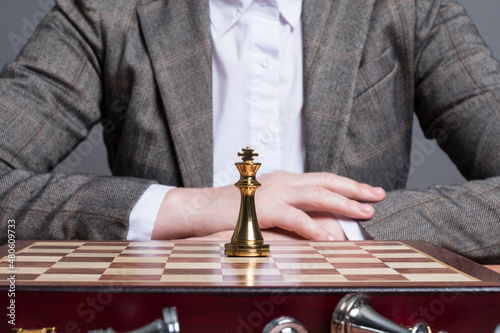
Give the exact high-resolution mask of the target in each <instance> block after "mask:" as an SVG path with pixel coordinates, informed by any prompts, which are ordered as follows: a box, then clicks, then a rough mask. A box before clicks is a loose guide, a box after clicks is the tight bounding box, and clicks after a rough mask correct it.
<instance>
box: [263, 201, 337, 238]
mask: <svg viewBox="0 0 500 333" xmlns="http://www.w3.org/2000/svg"><path fill="white" fill-rule="evenodd" d="M261 213H262V214H259V215H260V216H259V222H260V224H261V225H264V226H265V225H272V226H276V227H278V228H281V229H284V230H288V231H293V232H295V233H297V234H298V235H300V236H302V237H304V238H306V239H311V240H318V241H333V240H338V239H342V235H335V234H334V233H333V232H331V231H330V230H328V229H327V228H325V227H324V226H322V225H321V224H320V223H317V222H316V221H314V219H313V218H311V217H310V216H309V215H308V214H307V213H305V212H304V211H302V210H300V209H296V208H294V207H291V206H288V205H279V206H275V207H274V209H267V210H266V211H264V212H261ZM332 219H333V220H334V221H335V222H336V220H335V219H334V218H333V217H332ZM337 223H338V222H337Z"/></svg>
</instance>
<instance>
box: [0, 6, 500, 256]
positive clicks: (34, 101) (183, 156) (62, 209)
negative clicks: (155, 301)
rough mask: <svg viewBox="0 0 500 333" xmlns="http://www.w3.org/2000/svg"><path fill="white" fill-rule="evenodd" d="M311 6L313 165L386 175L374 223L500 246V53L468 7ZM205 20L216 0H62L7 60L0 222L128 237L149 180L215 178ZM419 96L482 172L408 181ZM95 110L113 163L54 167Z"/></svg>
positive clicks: (468, 168) (385, 229)
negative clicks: (103, 167)
mask: <svg viewBox="0 0 500 333" xmlns="http://www.w3.org/2000/svg"><path fill="white" fill-rule="evenodd" d="M302 20H303V26H304V39H303V41H304V71H305V73H304V78H305V79H304V80H305V82H304V86H305V102H304V110H303V112H304V122H305V137H306V159H307V162H306V164H307V165H306V169H307V171H329V172H334V173H337V174H340V175H343V176H347V177H350V178H353V179H356V180H358V181H361V182H366V183H369V184H372V185H376V186H382V187H384V188H385V189H386V190H387V191H388V192H389V193H388V196H387V199H386V200H385V201H384V202H382V203H379V204H376V205H375V206H376V210H377V213H376V215H375V217H374V218H372V219H371V220H368V221H363V222H361V224H362V226H363V227H364V228H365V229H366V231H367V232H368V233H369V234H370V235H371V236H372V237H373V238H375V239H423V240H427V241H430V242H432V243H435V244H437V245H440V246H442V247H445V248H448V249H451V250H453V251H456V252H458V253H461V254H463V255H465V256H467V257H469V258H472V259H475V260H478V261H481V262H500V178H499V177H498V176H499V175H500V149H499V146H500V131H499V130H498V129H500V66H499V63H498V62H497V61H496V60H495V59H494V58H493V57H492V55H491V52H490V51H489V49H488V48H487V47H486V46H485V44H484V42H483V41H482V40H481V38H480V37H479V36H478V34H477V31H476V29H475V28H474V26H473V24H472V23H471V21H470V19H469V18H468V17H467V16H466V13H465V11H464V9H463V8H462V7H461V6H460V5H457V4H456V2H455V0H332V1H330V0H321V1H319V0H304V5H303V14H302ZM209 24H210V18H209V12H208V0H175V1H166V0H138V1H130V0H106V1H102V0H58V1H56V7H55V8H54V10H53V11H52V12H50V13H49V14H48V15H47V17H46V18H45V20H44V21H43V22H42V23H41V24H40V25H39V27H38V29H37V30H36V32H35V34H34V35H33V37H32V38H31V40H30V41H29V43H28V45H27V46H26V47H25V48H24V49H23V50H22V52H21V53H20V55H19V57H18V58H17V59H16V60H15V61H14V62H12V63H10V64H8V65H7V66H6V67H5V68H4V70H3V72H2V74H1V79H0V228H1V230H7V226H6V225H7V221H8V220H9V219H14V220H15V221H16V237H17V238H18V239H21V238H25V239H123V238H124V237H125V236H126V234H127V229H128V217H129V213H130V210H131V208H132V207H133V206H134V204H135V203H136V201H137V200H138V198H139V197H140V196H141V194H142V193H143V191H144V190H145V189H146V188H147V187H148V186H149V185H150V184H152V183H155V182H157V183H161V184H169V185H175V186H186V187H208V186H210V185H211V179H212V158H213V157H212V101H211V96H212V92H211V46H212V41H211V37H210V27H209ZM414 112H415V113H416V114H417V116H418V118H419V120H420V124H421V126H422V128H423V130H424V132H425V133H426V135H427V136H428V137H429V138H431V137H432V138H435V139H436V140H437V141H438V142H439V144H440V145H441V147H442V148H443V149H444V150H445V151H446V152H447V153H448V154H449V155H450V157H451V158H452V159H453V161H454V162H455V163H456V164H457V166H458V168H459V169H460V170H461V172H462V173H463V174H464V175H465V176H466V177H467V178H468V179H469V180H470V181H469V182H467V183H465V184H463V185H460V186H435V187H432V188H429V189H425V190H405V189H404V187H405V183H406V179H407V175H408V170H409V164H410V163H409V160H410V159H409V156H410V139H411V128H412V116H413V114H414ZM97 122H101V123H102V125H103V127H104V136H105V142H106V146H107V149H108V154H109V165H110V168H111V170H112V172H113V174H114V176H113V177H99V176H95V175H65V174H57V173H53V172H51V171H52V170H53V168H54V167H55V166H56V165H57V164H58V163H59V162H60V161H61V160H62V159H63V158H64V157H65V156H67V155H68V154H69V153H70V152H71V151H72V150H73V149H74V148H75V146H76V145H77V144H78V143H79V142H81V141H82V140H84V139H85V137H86V136H87V135H88V133H89V130H90V129H91V128H92V126H93V125H95V124H96V123H97ZM0 234H1V235H2V236H1V237H2V241H3V242H5V239H6V236H5V235H6V233H4V232H1V233H0Z"/></svg>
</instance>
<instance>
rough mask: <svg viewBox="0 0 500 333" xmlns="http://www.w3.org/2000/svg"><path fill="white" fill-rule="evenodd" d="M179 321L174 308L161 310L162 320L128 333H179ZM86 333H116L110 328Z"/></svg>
mask: <svg viewBox="0 0 500 333" xmlns="http://www.w3.org/2000/svg"><path fill="white" fill-rule="evenodd" d="M179 332H180V329H179V320H178V319H177V309H176V308H175V307H171V308H165V309H163V319H156V320H155V321H153V322H152V323H150V324H148V325H146V326H144V327H141V328H138V329H136V330H134V331H130V332H128V333H179ZM88 333H117V332H116V331H115V330H113V329H112V328H108V329H106V330H92V331H89V332H88Z"/></svg>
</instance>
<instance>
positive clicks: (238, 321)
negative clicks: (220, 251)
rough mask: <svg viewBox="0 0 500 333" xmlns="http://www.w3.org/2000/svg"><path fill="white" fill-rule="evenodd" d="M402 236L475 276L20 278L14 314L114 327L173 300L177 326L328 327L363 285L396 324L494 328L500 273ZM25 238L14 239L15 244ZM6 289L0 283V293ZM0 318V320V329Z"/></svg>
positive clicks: (83, 326)
mask: <svg viewBox="0 0 500 333" xmlns="http://www.w3.org/2000/svg"><path fill="white" fill-rule="evenodd" d="M403 243H404V244H406V245H408V246H410V247H411V248H413V249H415V251H417V252H422V253H425V254H426V255H429V256H431V257H432V258H434V259H435V260H436V261H437V262H439V263H442V264H443V265H446V266H449V267H450V268H452V269H454V270H458V271H460V272H464V274H466V275H467V276H470V277H471V278H473V279H474V281H472V282H471V281H467V282H447V283H442V282H441V283H436V282H423V283H401V282H399V283H392V284H391V283H386V282H384V283H367V282H362V281H358V282H356V283H354V284H353V283H352V282H349V283H334V284H329V283H324V284H321V283H320V284H315V285H309V286H300V285H298V284H293V283H292V284H289V285H285V286H284V285H280V284H272V283H271V284H268V285H266V286H251V285H243V284H239V285H237V284H236V285H235V284H227V285H224V284H219V285H213V286H206V285H205V286H203V285H196V284H193V283H180V284H177V285H175V284H169V285H161V284H154V283H152V284H148V285H144V284H143V283H136V284H134V283H127V284H124V283H115V284H106V283H104V284H100V285H96V284H85V283H75V284H66V285H54V283H52V284H50V283H48V284H45V285H44V284H38V285H34V284H32V285H23V284H22V283H19V284H18V285H16V303H17V304H18V306H17V311H18V317H17V318H18V320H19V321H18V322H19V323H20V324H21V325H24V326H25V327H26V326H43V325H50V326H52V325H54V326H58V327H60V328H62V331H63V332H86V331H87V330H90V329H97V328H107V327H113V328H114V329H116V330H117V331H119V332H120V331H128V330H131V329H134V328H138V327H140V326H143V325H145V324H147V323H149V322H151V321H153V320H155V319H158V318H160V317H161V309H162V308H164V307H170V306H176V307H177V310H178V312H179V319H180V323H181V329H182V331H183V332H191V331H197V332H236V331H237V330H238V329H240V331H242V332H250V331H252V332H261V331H262V328H263V326H264V325H265V324H266V323H267V322H269V321H270V320H272V319H274V318H276V317H278V316H281V315H289V316H292V317H295V318H296V319H297V320H299V321H301V322H302V323H303V324H304V325H305V326H306V327H307V328H308V329H309V332H327V331H328V332H329V322H330V319H331V314H332V312H333V309H334V308H335V306H336V304H337V303H338V301H339V300H340V299H341V298H342V297H343V296H344V295H345V294H347V293H351V294H352V293H364V294H367V295H368V296H369V297H370V299H371V300H372V301H373V305H374V308H375V309H376V310H377V311H378V312H379V313H380V314H382V315H383V316H386V317H388V318H390V319H391V320H393V321H395V322H397V323H399V324H405V325H409V324H414V323H415V322H414V321H416V320H417V321H418V320H423V321H426V322H428V324H430V326H431V327H432V329H433V331H437V330H448V331H449V332H453V331H457V332H478V331H481V332H493V329H494V327H495V326H496V324H498V323H496V320H497V319H496V318H497V314H498V307H499V306H500V274H498V273H495V272H493V271H491V270H489V269H487V268H485V267H483V266H481V265H479V264H477V263H474V262H472V261H470V260H468V259H465V258H463V257H460V256H458V255H456V254H454V253H452V252H449V251H447V250H444V249H440V248H438V247H435V246H433V245H431V244H428V243H425V242H420V241H403ZM32 244H34V243H33V242H21V241H18V242H17V244H16V245H17V250H20V249H22V248H25V247H27V246H30V245H32ZM116 244H120V242H116ZM193 244H197V245H200V244H201V243H193ZM364 244H367V245H368V244H370V243H369V242H364ZM277 247H279V246H276V245H275V246H274V249H276V248H277ZM1 251H3V252H4V253H2V252H1ZM5 252H6V247H5V246H3V247H1V248H0V254H5ZM272 253H273V243H271V254H272ZM5 289H6V287H5V285H4V284H2V285H0V293H3V292H4V290H5ZM388 304H391V306H388ZM116 305H119V306H116ZM3 324H4V323H3V322H0V328H1V329H3V326H2V325H3Z"/></svg>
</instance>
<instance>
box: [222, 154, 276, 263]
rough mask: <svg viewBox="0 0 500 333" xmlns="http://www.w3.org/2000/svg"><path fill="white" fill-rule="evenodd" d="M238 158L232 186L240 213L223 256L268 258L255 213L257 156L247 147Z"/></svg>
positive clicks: (257, 184)
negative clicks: (237, 175)
mask: <svg viewBox="0 0 500 333" xmlns="http://www.w3.org/2000/svg"><path fill="white" fill-rule="evenodd" d="M238 156H241V157H242V160H243V162H237V163H235V165H236V168H237V169H238V171H239V172H240V180H239V181H238V182H237V183H236V184H234V185H235V186H236V187H237V188H239V189H240V192H241V204H240V213H239V216H238V222H237V224H236V228H235V229H234V233H233V236H232V237H231V243H227V244H226V246H225V251H224V254H225V255H228V256H236V257H260V256H268V255H269V244H264V238H263V237H262V233H261V232H260V228H259V223H258V221H257V214H256V212H255V191H256V190H257V189H258V188H259V187H260V183H259V182H258V181H257V179H256V178H255V175H256V173H257V170H259V168H260V166H261V164H260V163H254V161H253V158H254V157H255V156H258V154H257V153H254V150H253V149H251V148H249V147H247V148H244V149H243V153H238Z"/></svg>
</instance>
